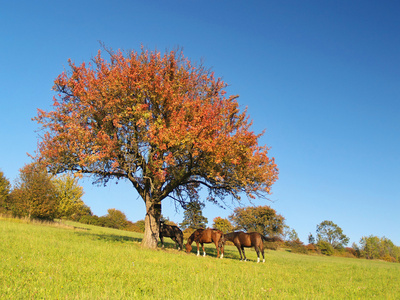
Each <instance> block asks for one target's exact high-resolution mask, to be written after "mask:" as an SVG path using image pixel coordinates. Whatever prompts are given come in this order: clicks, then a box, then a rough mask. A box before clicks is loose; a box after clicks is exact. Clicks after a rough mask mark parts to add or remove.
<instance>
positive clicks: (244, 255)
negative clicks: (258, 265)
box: [241, 246, 247, 261]
mask: <svg viewBox="0 0 400 300" xmlns="http://www.w3.org/2000/svg"><path fill="white" fill-rule="evenodd" d="M241 248H242V252H243V257H244V261H247V258H246V254H245V253H244V247H243V246H242V247H241Z"/></svg>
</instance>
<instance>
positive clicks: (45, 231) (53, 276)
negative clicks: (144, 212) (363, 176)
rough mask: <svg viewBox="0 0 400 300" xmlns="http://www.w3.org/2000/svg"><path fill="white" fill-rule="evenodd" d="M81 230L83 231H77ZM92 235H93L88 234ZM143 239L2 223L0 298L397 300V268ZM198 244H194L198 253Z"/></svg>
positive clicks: (97, 229) (132, 235)
mask: <svg viewBox="0 0 400 300" xmlns="http://www.w3.org/2000/svg"><path fill="white" fill-rule="evenodd" d="M73 226H76V227H80V228H75V229H74V227H73ZM83 228H87V229H88V230H84V229H83ZM141 238H142V235H141V234H138V233H132V232H125V231H119V230H113V229H108V228H100V227H95V226H89V225H83V224H78V223H72V222H69V223H68V226H49V225H41V224H27V223H25V222H23V221H18V220H12V219H4V218H0V299H133V298H134V297H140V298H142V299H143V298H149V299H201V298H203V299H231V298H232V299H253V298H261V299H263V298H275V299H285V298H287V299H293V298H295V299H366V298H368V299H369V298H377V299H399V297H400V285H399V282H400V264H396V263H387V262H382V261H369V260H361V259H350V258H339V257H323V256H307V255H300V254H293V253H289V252H286V251H267V252H266V262H265V263H264V264H263V263H259V264H257V263H256V262H255V261H256V258H257V257H256V254H255V252H254V250H247V251H246V254H247V257H248V259H249V260H250V261H248V262H240V261H239V260H238V257H239V255H238V252H237V250H236V248H235V247H232V246H227V247H226V251H225V258H224V259H222V260H221V259H217V258H216V250H215V247H214V245H209V246H208V247H207V256H206V257H197V256H196V255H195V252H196V247H193V248H194V249H193V252H192V253H191V254H189V255H188V254H186V253H183V252H179V251H177V250H174V249H172V248H173V247H174V243H173V242H172V241H171V240H169V239H166V240H167V241H166V246H167V249H166V250H157V251H155V250H145V249H142V248H141V247H140V240H141ZM194 245H195V244H193V246H194Z"/></svg>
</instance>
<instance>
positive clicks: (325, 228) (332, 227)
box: [317, 220, 350, 248]
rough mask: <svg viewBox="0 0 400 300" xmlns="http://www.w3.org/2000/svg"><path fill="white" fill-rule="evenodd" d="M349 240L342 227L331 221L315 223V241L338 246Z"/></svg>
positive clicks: (342, 245) (345, 243) (334, 246)
mask: <svg viewBox="0 0 400 300" xmlns="http://www.w3.org/2000/svg"><path fill="white" fill-rule="evenodd" d="M349 240H350V239H349V238H348V237H347V236H346V235H345V234H344V233H343V230H342V228H340V227H339V226H338V225H336V224H335V223H333V222H332V221H327V220H325V221H323V222H321V223H320V224H318V225H317V242H320V241H325V242H327V243H329V244H331V245H332V247H333V248H340V247H344V246H345V245H347V244H348V242H349Z"/></svg>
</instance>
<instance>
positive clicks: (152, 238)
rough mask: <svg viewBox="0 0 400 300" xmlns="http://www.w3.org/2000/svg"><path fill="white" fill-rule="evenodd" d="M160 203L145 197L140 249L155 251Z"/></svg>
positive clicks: (158, 228)
mask: <svg viewBox="0 0 400 300" xmlns="http://www.w3.org/2000/svg"><path fill="white" fill-rule="evenodd" d="M160 217H161V202H157V201H155V200H153V199H151V198H150V197H146V217H145V219H144V224H145V227H144V228H145V229H144V237H143V240H142V247H144V248H149V249H156V248H157V242H158V238H159V230H160Z"/></svg>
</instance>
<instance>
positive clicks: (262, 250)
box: [260, 244, 265, 263]
mask: <svg viewBox="0 0 400 300" xmlns="http://www.w3.org/2000/svg"><path fill="white" fill-rule="evenodd" d="M260 248H261V254H262V257H263V263H265V258H264V245H263V244H261V247H260Z"/></svg>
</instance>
